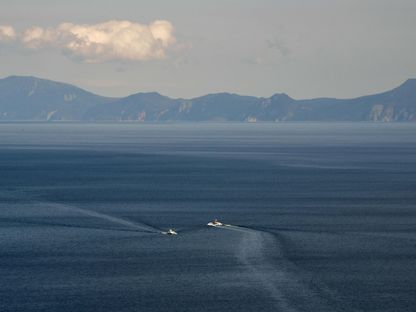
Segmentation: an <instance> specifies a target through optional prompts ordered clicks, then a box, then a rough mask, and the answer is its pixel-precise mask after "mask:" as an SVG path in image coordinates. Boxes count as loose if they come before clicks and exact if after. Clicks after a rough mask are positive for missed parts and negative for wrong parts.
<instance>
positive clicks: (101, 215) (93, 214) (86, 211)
mask: <svg viewBox="0 0 416 312" xmlns="http://www.w3.org/2000/svg"><path fill="white" fill-rule="evenodd" d="M40 204H42V205H43V206H49V207H52V208H59V209H61V210H67V211H71V212H77V213H80V214H83V215H86V216H90V217H93V218H98V219H102V220H106V221H109V222H111V223H115V224H118V225H123V226H126V227H128V228H131V229H134V230H141V231H146V232H150V233H160V230H159V229H157V228H155V227H151V226H149V225H145V224H140V223H136V222H132V221H129V220H125V219H122V218H117V217H114V216H111V215H108V214H104V213H100V212H97V211H94V210H89V209H83V208H79V207H75V206H72V205H67V204H61V203H51V202H46V203H45V202H42V203H40Z"/></svg>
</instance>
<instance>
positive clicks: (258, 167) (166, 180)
mask: <svg viewBox="0 0 416 312" xmlns="http://www.w3.org/2000/svg"><path fill="white" fill-rule="evenodd" d="M214 218H218V219H219V220H221V221H223V222H225V223H227V224H230V225H232V226H229V227H223V228H209V227H207V226H206V223H207V222H209V221H211V220H212V219H214ZM169 228H174V229H176V230H177V232H178V235H177V236H166V235H162V234H161V233H160V232H161V231H166V230H167V229H169ZM415 306H416V124H367V123H324V124H319V123H305V124H303V123H302V124H297V123H287V124H210V123H207V124H193V123H189V124H162V125H161V124H53V123H51V124H44V123H38V124H36V123H3V124H0V311H2V312H12V311H13V312H16V311H60V312H61V311H71V312H75V311H111V312H123V311H140V312H153V311H195V312H198V311H259V312H260V311H290V312H292V311H334V312H336V311H392V312H393V311H394V312H397V311H415Z"/></svg>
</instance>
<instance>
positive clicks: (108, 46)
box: [0, 20, 175, 63]
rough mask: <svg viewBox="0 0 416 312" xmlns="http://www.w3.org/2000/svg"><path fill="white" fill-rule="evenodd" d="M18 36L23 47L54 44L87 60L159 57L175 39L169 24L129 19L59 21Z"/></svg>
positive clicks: (100, 60)
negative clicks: (97, 21) (89, 22)
mask: <svg viewBox="0 0 416 312" xmlns="http://www.w3.org/2000/svg"><path fill="white" fill-rule="evenodd" d="M0 34H1V30H0ZM20 39H21V41H22V43H23V44H24V46H25V47H27V48H30V49H40V48H44V47H55V48H58V49H61V50H62V51H64V52H65V53H66V54H69V55H70V56H73V57H77V58H80V59H82V60H83V61H85V62H90V63H98V62H104V61H109V60H130V61H146V60H151V59H163V58H164V57H165V56H166V52H167V50H168V49H169V48H170V47H171V46H172V45H173V44H174V43H175V37H174V36H173V26H172V24H171V23H170V22H168V21H163V20H157V21H154V22H153V23H151V24H149V25H143V24H138V23H133V22H130V21H108V22H105V23H100V24H93V25H85V24H72V23H62V24H60V25H59V26H57V27H55V28H41V27H32V28H29V29H27V30H25V31H24V32H23V34H22V36H21V38H20Z"/></svg>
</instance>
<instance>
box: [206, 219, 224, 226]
mask: <svg viewBox="0 0 416 312" xmlns="http://www.w3.org/2000/svg"><path fill="white" fill-rule="evenodd" d="M207 225H208V226H223V225H224V224H223V223H221V222H220V221H218V220H217V219H214V220H213V221H211V222H208V224H207Z"/></svg>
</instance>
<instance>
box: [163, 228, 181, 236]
mask: <svg viewBox="0 0 416 312" xmlns="http://www.w3.org/2000/svg"><path fill="white" fill-rule="evenodd" d="M162 234H165V235H178V233H177V232H176V231H175V230H174V229H169V230H168V231H167V232H162Z"/></svg>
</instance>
